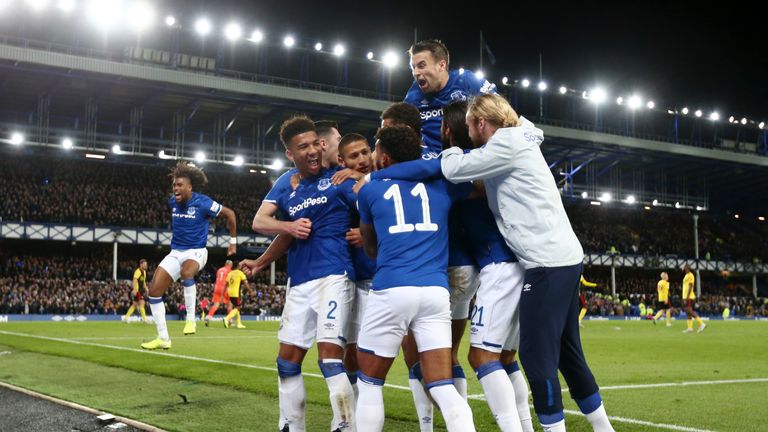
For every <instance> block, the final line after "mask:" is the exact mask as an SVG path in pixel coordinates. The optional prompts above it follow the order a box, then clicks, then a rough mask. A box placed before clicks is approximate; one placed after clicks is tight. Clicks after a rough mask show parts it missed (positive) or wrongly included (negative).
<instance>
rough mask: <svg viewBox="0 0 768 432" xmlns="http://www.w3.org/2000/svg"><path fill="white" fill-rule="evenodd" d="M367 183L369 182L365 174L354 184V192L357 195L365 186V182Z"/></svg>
mask: <svg viewBox="0 0 768 432" xmlns="http://www.w3.org/2000/svg"><path fill="white" fill-rule="evenodd" d="M366 183H368V182H367V181H366V180H365V176H363V177H362V178H360V179H359V180H358V181H357V183H355V185H354V186H352V192H354V193H355V195H357V194H358V193H359V192H360V189H361V188H362V187H363V186H365V184H366Z"/></svg>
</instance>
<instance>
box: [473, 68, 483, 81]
mask: <svg viewBox="0 0 768 432" xmlns="http://www.w3.org/2000/svg"><path fill="white" fill-rule="evenodd" d="M475 78H477V79H479V80H484V79H485V72H483V71H481V70H478V71H475Z"/></svg>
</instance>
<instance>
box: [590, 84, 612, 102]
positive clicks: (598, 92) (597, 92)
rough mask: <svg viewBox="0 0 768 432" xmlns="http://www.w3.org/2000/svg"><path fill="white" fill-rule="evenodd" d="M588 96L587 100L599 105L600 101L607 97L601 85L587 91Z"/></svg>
mask: <svg viewBox="0 0 768 432" xmlns="http://www.w3.org/2000/svg"><path fill="white" fill-rule="evenodd" d="M588 96H589V100H591V101H592V102H593V103H594V104H595V105H600V104H601V103H603V102H605V100H606V99H608V93H606V92H605V90H604V89H603V88H602V87H595V88H593V89H592V90H590V91H589V95H588Z"/></svg>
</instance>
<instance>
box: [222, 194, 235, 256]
mask: <svg viewBox="0 0 768 432" xmlns="http://www.w3.org/2000/svg"><path fill="white" fill-rule="evenodd" d="M219 217H223V218H224V219H225V220H226V223H227V230H228V231H229V247H228V248H227V256H230V255H234V254H236V253H237V216H235V212H234V210H232V209H231V208H229V207H224V206H222V207H221V212H219Z"/></svg>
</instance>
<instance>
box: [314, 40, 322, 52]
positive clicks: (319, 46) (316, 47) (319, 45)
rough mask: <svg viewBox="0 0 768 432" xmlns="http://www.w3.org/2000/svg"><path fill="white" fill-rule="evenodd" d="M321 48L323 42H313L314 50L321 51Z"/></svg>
mask: <svg viewBox="0 0 768 432" xmlns="http://www.w3.org/2000/svg"><path fill="white" fill-rule="evenodd" d="M322 50H323V44H322V43H320V42H318V43H316V44H315V51H322Z"/></svg>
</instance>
